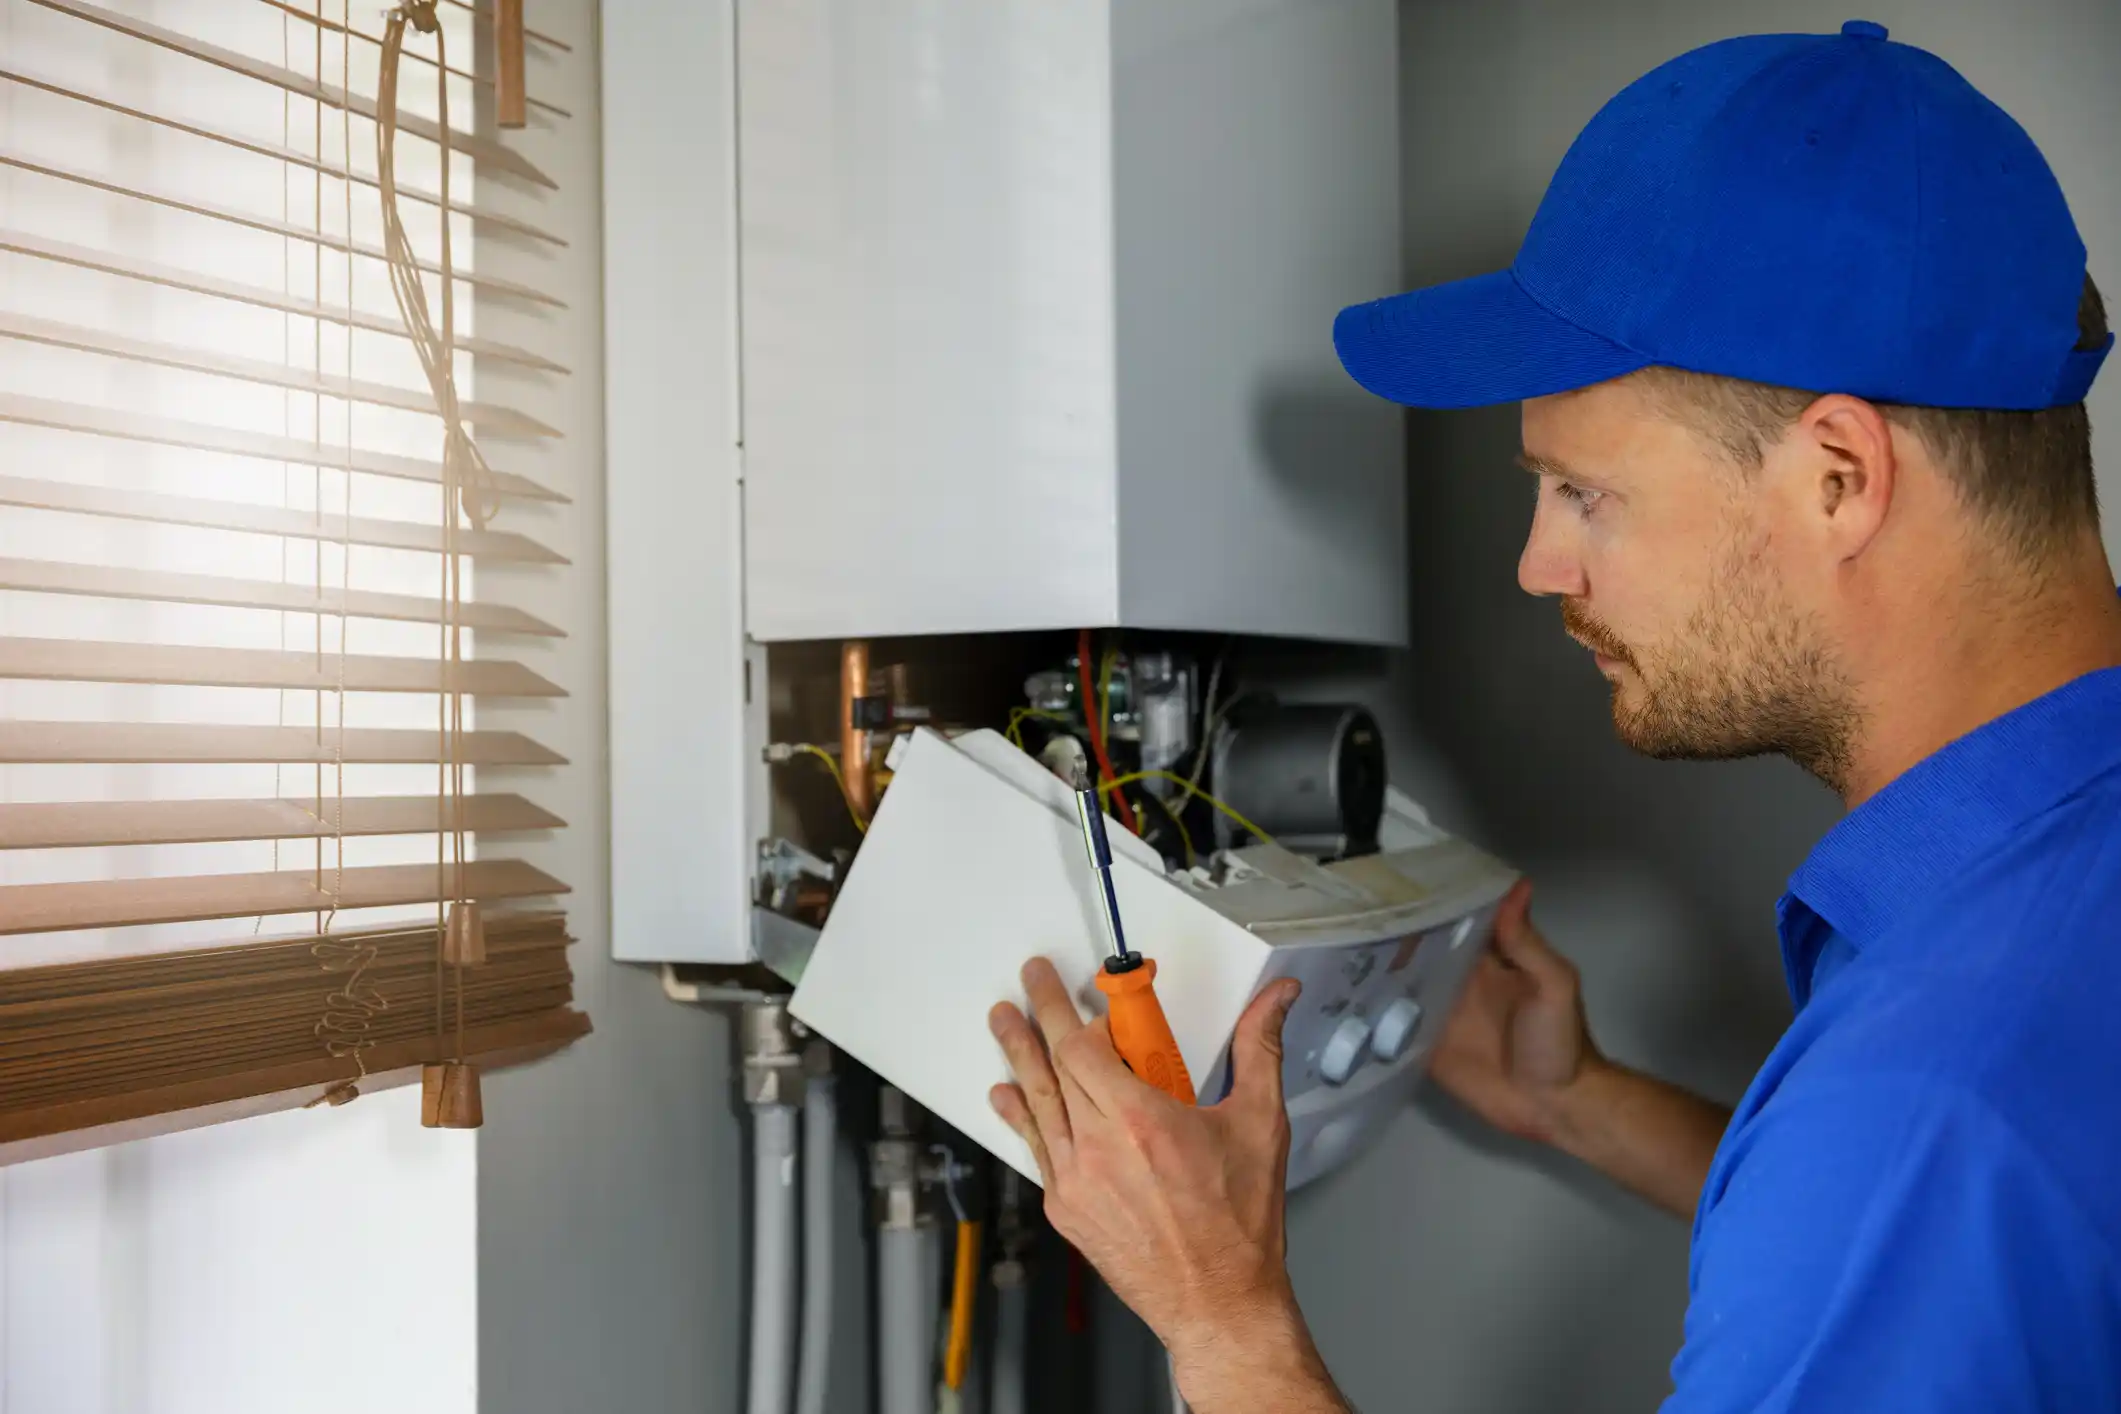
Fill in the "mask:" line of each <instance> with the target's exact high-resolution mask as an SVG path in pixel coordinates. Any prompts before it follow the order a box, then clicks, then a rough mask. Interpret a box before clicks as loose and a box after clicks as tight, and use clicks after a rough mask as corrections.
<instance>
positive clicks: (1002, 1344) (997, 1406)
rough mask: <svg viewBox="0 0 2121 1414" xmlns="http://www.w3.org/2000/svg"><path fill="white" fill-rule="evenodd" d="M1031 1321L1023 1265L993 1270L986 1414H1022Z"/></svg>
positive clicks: (999, 1267) (1018, 1264) (1028, 1292)
mask: <svg viewBox="0 0 2121 1414" xmlns="http://www.w3.org/2000/svg"><path fill="white" fill-rule="evenodd" d="M1030 1321H1031V1294H1030V1290H1029V1288H1028V1287H1027V1286H1026V1285H1025V1284H1024V1269H1023V1265H1022V1264H1021V1263H1018V1262H1002V1263H999V1264H997V1265H996V1267H995V1269H994V1394H993V1398H992V1399H991V1401H990V1402H989V1404H988V1414H1024V1393H1025V1388H1024V1341H1025V1337H1026V1334H1027V1332H1028V1330H1029V1327H1030Z"/></svg>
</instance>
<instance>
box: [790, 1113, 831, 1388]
mask: <svg viewBox="0 0 2121 1414" xmlns="http://www.w3.org/2000/svg"><path fill="white" fill-rule="evenodd" d="M803 1151H804V1154H805V1156H806V1157H805V1163H804V1168H803V1333H802V1344H801V1350H802V1354H801V1356H800V1359H801V1362H802V1363H801V1365H800V1367H799V1369H798V1372H797V1375H796V1382H795V1409H796V1414H825V1398H826V1395H827V1394H828V1393H829V1392H830V1388H831V1380H832V1276H833V1263H832V1257H833V1251H832V1206H833V1197H834V1189H835V1187H836V1179H837V1178H838V1174H839V1096H838V1087H837V1086H836V1085H835V1084H834V1082H833V1079H832V1076H831V1074H830V1073H829V1072H828V1073H826V1074H824V1075H818V1074H816V1073H815V1071H813V1073H812V1075H811V1077H810V1082H809V1084H808V1086H807V1087H806V1088H805V1091H804V1094H803Z"/></svg>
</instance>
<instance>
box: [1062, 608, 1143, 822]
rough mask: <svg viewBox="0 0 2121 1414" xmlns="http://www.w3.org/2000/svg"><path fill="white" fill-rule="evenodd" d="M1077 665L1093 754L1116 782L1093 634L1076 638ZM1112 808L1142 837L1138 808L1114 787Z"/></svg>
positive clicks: (1082, 634) (1108, 775)
mask: <svg viewBox="0 0 2121 1414" xmlns="http://www.w3.org/2000/svg"><path fill="white" fill-rule="evenodd" d="M1075 662H1076V666H1077V668H1079V669H1080V670H1081V672H1082V679H1083V720H1084V721H1085V722H1087V723H1089V724H1090V754H1091V755H1093V756H1095V757H1096V758H1097V769H1098V770H1100V771H1102V772H1104V773H1105V779H1106V780H1108V781H1116V780H1118V779H1119V772H1117V771H1115V770H1113V769H1112V754H1111V753H1110V752H1108V751H1106V750H1105V714H1104V710H1103V704H1101V703H1100V702H1099V701H1098V700H1097V681H1096V679H1095V678H1094V677H1093V676H1092V675H1091V672H1090V630H1088V629H1082V630H1080V631H1079V632H1078V633H1077V634H1076V636H1075ZM1112 808H1113V810H1114V811H1115V812H1116V813H1117V814H1118V815H1119V822H1120V823H1121V824H1122V825H1125V826H1126V827H1127V833H1128V834H1130V835H1138V834H1140V833H1141V827H1140V826H1139V825H1136V824H1135V823H1134V807H1133V806H1131V805H1129V804H1127V797H1126V794H1125V793H1124V792H1122V791H1121V790H1119V789H1118V788H1117V787H1114V789H1113V791H1112Z"/></svg>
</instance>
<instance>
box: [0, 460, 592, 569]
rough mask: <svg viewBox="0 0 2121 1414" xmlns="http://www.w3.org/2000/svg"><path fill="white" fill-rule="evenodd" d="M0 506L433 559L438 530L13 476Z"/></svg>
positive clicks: (475, 541) (479, 547) (482, 533)
mask: <svg viewBox="0 0 2121 1414" xmlns="http://www.w3.org/2000/svg"><path fill="white" fill-rule="evenodd" d="M0 505H5V506H23V507H27V508H31V509H36V510H47V511H69V512H74V513H76V514H80V515H92V516H109V517H112V518H114V519H117V520H144V521H154V522H157V523H158V524H163V525H190V526H198V527H202V528H204V529H209V530H236V531H244V532H248V533H251V534H256V535H284V536H287V537H288V538H290V539H294V540H318V541H334V540H343V541H346V542H348V543H349V544H354V545H374V546H381V547H385V548H389V549H395V550H424V551H429V552H431V553H435V554H440V553H441V551H442V528H441V527H440V526H435V525H420V524H416V523H415V522H412V521H399V520H372V519H367V518H364V517H361V516H356V517H354V518H353V519H352V520H351V521H349V520H347V519H346V518H345V517H343V516H339V515H318V514H316V513H314V512H311V511H302V510H284V509H282V508H280V507H278V506H250V505H244V504H243V503H241V502H238V501H206V500H195V499H193V498H191V497H189V496H164V495H161V494H159V493H154V492H147V491H116V490H112V489H110V488H108V487H103V486H81V485H76V484H73V483H69V482H60V481H31V480H29V479H27V478H25V477H20V476H0ZM457 546H458V548H459V550H461V551H462V553H464V554H466V555H469V556H471V557H472V558H474V559H494V560H520V561H525V562H528V563H532V564H547V565H564V564H566V563H567V561H566V560H565V559H564V558H562V557H561V556H559V555H556V554H554V553H553V552H552V551H550V550H548V549H546V548H545V547H544V546H542V545H540V544H538V543H537V542H536V541H534V540H530V539H527V538H525V537H523V536H521V535H516V534H513V533H511V532H508V531H503V530H465V531H460V532H458V534H457Z"/></svg>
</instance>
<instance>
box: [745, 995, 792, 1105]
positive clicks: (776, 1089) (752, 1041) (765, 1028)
mask: <svg viewBox="0 0 2121 1414" xmlns="http://www.w3.org/2000/svg"><path fill="white" fill-rule="evenodd" d="M738 1034H739V1036H740V1037H741V1043H742V1047H743V1054H744V1102H745V1103H746V1104H748V1105H754V1106H756V1105H800V1104H801V1103H802V1102H803V1079H804V1067H803V1038H802V1036H801V1034H800V1033H799V1029H798V1026H797V1023H796V1020H795V1018H794V1017H792V1016H790V1015H789V1014H788V1003H787V1002H786V1001H785V1000H782V999H780V998H774V999H771V1000H767V1001H755V1002H746V1003H744V1009H743V1011H742V1013H741V1015H740V1017H739V1019H738Z"/></svg>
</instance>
